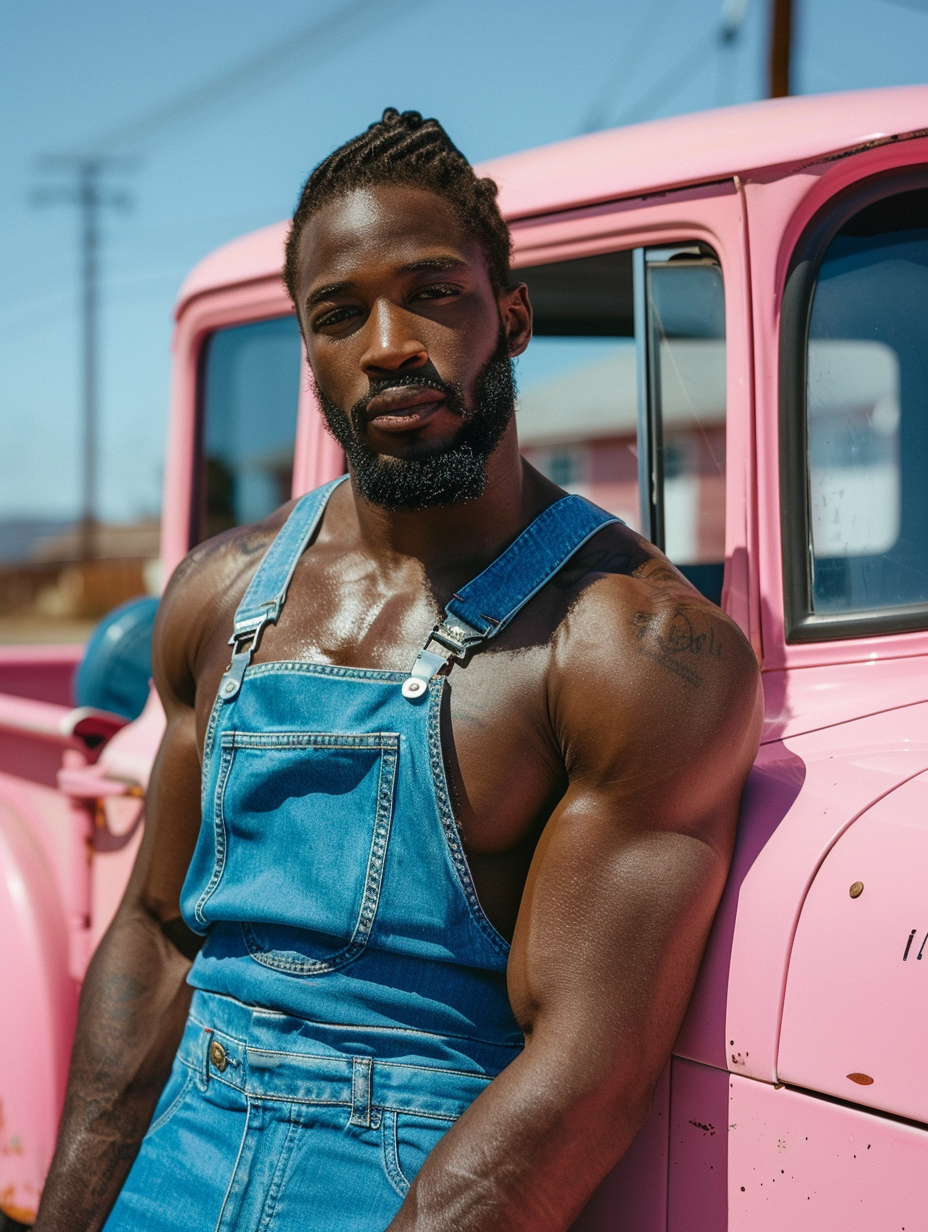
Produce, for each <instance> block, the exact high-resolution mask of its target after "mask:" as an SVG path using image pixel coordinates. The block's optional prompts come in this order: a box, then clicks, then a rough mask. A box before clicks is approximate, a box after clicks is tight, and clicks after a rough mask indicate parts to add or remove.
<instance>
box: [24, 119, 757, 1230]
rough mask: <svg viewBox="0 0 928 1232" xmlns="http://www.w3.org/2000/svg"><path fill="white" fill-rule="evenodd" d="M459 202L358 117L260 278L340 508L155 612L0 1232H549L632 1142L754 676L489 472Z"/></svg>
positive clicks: (713, 634)
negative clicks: (146, 664) (35, 1191)
mask: <svg viewBox="0 0 928 1232" xmlns="http://www.w3.org/2000/svg"><path fill="white" fill-rule="evenodd" d="M495 193H496V190H495V185H493V184H492V182H491V181H489V180H478V179H477V178H476V177H475V176H474V173H473V171H472V169H471V167H470V165H469V164H468V163H467V162H466V160H465V159H464V158H463V156H462V155H461V154H460V153H459V152H458V151H457V150H456V149H455V147H454V146H453V145H452V144H451V142H450V141H449V140H448V138H447V136H446V134H445V133H444V131H443V129H442V128H441V126H440V125H439V124H437V123H436V122H435V121H434V120H426V121H423V120H422V118H421V117H420V116H419V115H418V114H416V113H412V112H407V113H405V114H404V115H399V114H397V112H395V111H392V110H391V111H387V112H386V113H385V114H384V117H383V119H382V121H380V122H379V123H377V124H374V125H372V127H371V128H370V129H369V130H368V131H367V132H365V133H364V134H362V135H361V136H360V137H358V138H357V139H355V140H354V141H352V142H350V143H349V144H348V145H346V146H344V147H343V148H342V149H339V150H337V151H336V152H335V153H334V154H332V155H331V157H329V158H328V159H326V160H325V162H323V163H322V164H321V165H320V166H319V167H317V168H316V170H315V171H314V172H313V173H312V175H311V176H310V178H309V180H308V182H307V184H306V187H305V189H304V191H303V196H302V198H301V201H300V204H299V207H298V209H297V211H296V214H295V217H294V221H293V228H292V231H291V234H290V238H289V241H288V245H287V260H286V271H285V275H286V280H287V285H288V287H289V289H290V292H291V294H292V296H293V301H294V305H295V308H296V312H297V315H298V318H299V322H300V326H301V328H302V331H303V337H304V338H305V341H306V348H307V353H308V356H309V362H310V364H311V366H312V370H313V374H314V376H315V381H316V386H317V389H318V391H319V396H320V398H321V402H322V406H323V409H324V412H325V415H326V418H327V421H328V424H329V427H330V429H331V431H332V432H333V433H334V435H335V436H336V438H337V439H338V440H339V441H340V442H341V444H342V445H343V447H344V449H345V453H346V455H347V458H348V464H349V472H350V474H349V478H348V481H347V482H344V483H340V484H337V485H329V486H328V487H327V488H325V489H322V490H321V491H319V492H316V493H311V494H310V495H309V496H307V497H304V498H303V499H302V500H301V501H298V502H296V503H294V504H292V505H288V506H285V507H284V508H283V509H281V510H280V511H279V512H278V513H276V514H274V515H273V516H272V517H271V518H269V519H268V520H267V521H266V522H264V523H261V524H260V525H257V526H252V527H248V528H245V529H240V530H235V531H230V532H228V533H226V534H224V535H222V536H220V537H219V538H217V539H214V540H212V541H211V542H209V543H206V544H203V545H202V546H200V547H199V548H197V549H196V550H195V551H194V552H193V553H192V554H191V555H190V556H189V557H188V559H187V560H186V561H185V563H184V564H183V565H182V566H181V567H180V568H179V569H178V571H177V573H176V574H175V576H174V578H173V579H172V581H171V584H170V586H169V587H168V590H167V593H166V594H165V597H164V601H163V603H162V606H161V611H160V615H159V621H158V628H157V632H156V637H155V650H154V661H155V668H154V672H155V680H156V683H157V686H158V691H159V693H160V696H161V698H162V701H163V703H164V707H165V711H166V713H167V730H166V733H165V737H164V742H163V744H162V747H161V751H160V753H159V756H158V761H157V766H156V769H155V773H154V776H153V779H152V784H151V789H150V795H149V809H148V825H147V830H146V834H145V840H144V845H143V847H142V850H141V852H140V854H139V859H138V863H137V866H136V869H135V872H134V874H133V877H132V880H131V883H130V885H129V888H128V890H127V892H126V897H125V899H124V901H123V903H122V906H121V907H120V909H119V911H118V913H117V915H116V918H115V920H114V921H113V924H112V927H111V928H110V930H109V932H108V933H107V935H106V937H105V938H104V940H103V942H102V944H101V945H100V948H99V950H98V951H97V953H96V956H95V957H94V960H93V963H92V964H91V968H90V971H89V972H88V975H87V979H86V982H85V984H84V990H83V996H82V1002H81V1017H80V1026H79V1030H78V1036H77V1042H76V1044H75V1049H74V1059H73V1064H72V1072H71V1079H70V1084H69V1087H68V1096H67V1103H66V1108H65V1113H64V1119H63V1122H62V1128H61V1134H60V1140H59V1144H58V1150H57V1153H56V1156H55V1160H54V1163H53V1166H52V1170H51V1174H50V1176H49V1179H48V1185H47V1188H46V1191H45V1197H44V1200H43V1204H42V1208H41V1211H40V1214H39V1220H38V1225H37V1226H38V1229H39V1230H40V1232H90V1230H92V1229H98V1228H100V1227H101V1226H103V1225H104V1224H105V1226H106V1228H107V1230H108V1232H130V1230H131V1232H142V1230H145V1229H152V1230H156V1232H169V1230H174V1229H176V1230H178V1232H180V1230H183V1232H207V1229H209V1230H212V1229H220V1228H221V1229H241V1230H242V1232H244V1230H245V1229H248V1230H249V1232H250V1230H252V1229H259V1228H261V1229H264V1228H276V1229H280V1230H281V1232H291V1230H293V1232H296V1230H299V1232H348V1230H349V1229H351V1230H354V1232H380V1230H381V1229H386V1228H387V1227H389V1228H390V1229H391V1232H413V1230H416V1232H452V1230H453V1232H500V1230H501V1229H505V1230H507V1232H518V1230H522V1229H524V1230H526V1232H529V1230H530V1232H556V1230H559V1229H565V1228H567V1227H569V1225H570V1223H571V1222H572V1220H573V1219H574V1218H575V1216H576V1215H577V1213H578V1211H580V1209H581V1208H582V1207H583V1205H584V1203H585V1202H586V1200H587V1199H588V1198H589V1196H590V1194H591V1192H592V1191H593V1189H594V1188H595V1186H596V1185H597V1183H598V1182H599V1181H600V1179H601V1178H602V1177H603V1176H604V1175H605V1173H606V1172H607V1171H608V1170H609V1169H610V1168H611V1167H612V1166H613V1164H614V1163H615V1162H616V1161H617V1160H618V1159H619V1157H620V1156H621V1155H622V1153H623V1152H624V1151H625V1150H626V1148H627V1147H628V1145H629V1143H630V1142H631V1141H632V1139H633V1138H634V1137H635V1134H636V1133H637V1132H638V1130H639V1129H640V1128H641V1126H642V1124H643V1122H644V1121H645V1119H646V1117H647V1115H648V1109H649V1104H650V1099H651V1092H652V1088H653V1086H654V1083H655V1080H656V1078H657V1076H658V1074H659V1073H660V1070H661V1068H662V1067H663V1065H664V1063H665V1061H666V1059H667V1056H668V1054H669V1052H670V1048H671V1046H672V1044H673V1040H674V1036H675V1033H676V1032H677V1029H678V1027H679V1024H680V1020H681V1018H682V1015H683V1012H684V1010H685V1007H686V1003H687V999H688V997H689V995H690V991H691V988H692V984H693V980H694V978H695V975H696V971H697V968H698V966H699V962H700V956H701V954H702V951H703V947H704V944H705V940H706V936H707V933H708V930H709V926H710V924H711V922H712V917H713V913H714V911H715V908H716V904H717V902H718V898H719V894H720V893H721V889H722V886H723V883H724V880H725V875H726V870H727V868H728V861H729V857H730V852H731V849H732V841H733V836H734V830H735V821H736V814H737V809H738V800H739V795H740V792H741V788H742V784H743V782H744V779H745V776H746V774H747V772H748V769H749V767H750V765H751V761H752V759H753V756H754V753H755V750H756V746H757V740H758V730H759V722H760V693H759V688H758V674H757V669H756V665H755V662H754V658H753V655H752V653H751V651H750V649H749V647H748V646H747V644H746V643H745V640H744V638H743V637H742V636H741V634H740V632H739V631H738V629H737V628H736V627H735V626H734V624H733V623H732V622H731V621H730V620H728V619H727V618H726V616H725V615H724V614H723V613H722V612H720V611H719V610H718V609H717V608H715V607H714V606H713V605H712V604H710V603H708V602H707V601H706V600H704V599H703V598H702V597H701V596H700V595H699V594H697V593H696V591H694V590H693V589H692V587H690V586H689V584H688V583H687V582H686V581H685V580H684V579H683V578H682V577H681V576H680V575H679V574H678V573H677V572H676V571H675V570H674V569H673V567H672V566H671V565H670V564H669V563H668V562H667V560H666V559H665V558H664V557H663V556H662V555H661V553H660V552H658V551H657V550H656V549H654V548H653V547H652V546H651V545H650V544H648V543H646V542H645V541H643V540H642V539H641V538H640V537H639V536H638V535H636V534H634V533H632V532H631V531H630V530H628V529H627V528H626V527H625V526H623V525H622V524H621V523H619V522H617V521H616V520H615V519H613V518H611V517H610V516H609V515H608V514H605V513H603V512H602V511H601V510H598V509H596V508H595V507H594V506H592V505H590V504H589V503H588V502H586V501H583V500H582V499H580V498H579V497H565V495H564V493H563V492H562V491H561V490H560V489H559V488H557V487H556V486H555V485H554V484H552V483H550V482H549V481H548V480H547V479H545V478H544V477H543V476H542V475H540V474H539V473H538V472H537V471H535V470H533V469H532V467H531V466H529V465H527V464H526V463H525V462H524V461H522V459H521V458H520V455H519V450H518V445H517V441H516V423H515V419H514V417H513V402H514V386H513V379H512V369H511V359H512V357H513V356H516V355H519V354H520V353H521V352H522V351H523V350H524V349H525V347H526V346H527V345H528V341H529V337H530V334H531V308H530V305H529V301H528V297H527V294H526V288H525V286H524V285H522V284H517V283H516V284H514V283H513V281H512V279H511V277H510V274H509V236H508V232H507V230H506V226H505V224H504V222H503V220H502V218H501V216H500V214H499V211H498V208H497V206H496V200H495ZM564 412H565V415H569V414H570V408H569V407H565V408H564ZM430 630H433V632H432V633H431V634H430V633H429V631H430ZM684 631H685V636H683V634H684ZM230 634H231V635H232V654H231V663H230V651H229V640H230ZM710 648H711V649H710ZM201 780H202V783H201ZM191 963H192V965H191ZM175 1054H176V1057H175ZM172 1061H173V1068H172Z"/></svg>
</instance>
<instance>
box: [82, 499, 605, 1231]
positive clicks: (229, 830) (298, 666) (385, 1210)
mask: <svg viewBox="0 0 928 1232" xmlns="http://www.w3.org/2000/svg"><path fill="white" fill-rule="evenodd" d="M338 482H341V481H338ZM335 486H336V485H335V484H328V485H327V486H326V487H323V488H320V489H319V490H318V491H316V492H311V493H309V495H307V496H305V497H303V499H302V500H301V501H300V502H299V503H298V504H297V505H296V506H295V507H294V509H293V511H292V513H291V514H290V517H289V518H288V520H287V522H286V523H285V525H284V526H283V528H282V529H281V531H280V533H279V534H278V536H277V538H276V539H275V541H274V542H273V544H272V545H271V547H270V548H269V549H268V551H267V553H266V555H265V557H264V559H263V561H262V562H261V565H260V566H259V568H258V571H257V572H256V574H255V576H254V579H253V581H252V582H251V585H250V586H249V587H248V590H247V591H246V593H245V596H244V598H243V599H242V602H241V604H240V606H239V608H238V611H237V613H236V616H235V632H234V635H233V638H232V645H233V648H234V652H233V656H232V663H231V666H230V668H229V670H228V672H227V673H226V675H225V676H224V677H223V680H222V683H221V684H220V686H219V692H218V696H217V698H216V702H215V705H214V707H213V710H212V714H211V716H210V720H209V726H208V729H207V735H206V743H205V749H204V758H203V822H202V827H201V831H200V836H199V840H198V843H197V847H196V850H195V852H194V856H193V860H192V862H191V865H190V870H189V872H188V874H187V879H186V882H185V883H184V888H183V894H182V899H181V910H182V912H183V916H184V919H185V920H186V922H187V924H188V925H189V926H190V927H191V928H192V929H194V930H195V931H197V932H199V933H204V934H206V942H205V944H204V946H203V949H202V950H201V951H200V954H199V955H198V957H197V959H196V961H195V962H194V965H193V968H192V970H191V972H190V975H189V982H190V983H191V984H192V985H193V987H194V989H195V990H196V991H195V992H194V997H193V1002H192V1005H191V1010H190V1017H189V1020H188V1023H187V1027H186V1029H185V1032H184V1036H183V1039H182V1041H181V1044H180V1048H179V1050H178V1053H177V1059H176V1061H175V1064H174V1068H173V1070H172V1072H171V1076H170V1078H169V1079H168V1082H167V1085H166V1087H165V1089H164V1092H163V1094H162V1096H161V1099H160V1100H159V1103H158V1106H157V1108H156V1109H155V1113H154V1117H153V1119H152V1123H151V1127H150V1128H149V1131H148V1134H147V1136H146V1138H145V1140H144V1142H143V1144H142V1148H141V1151H140V1153H139V1155H138V1157H137V1159H136V1162H135V1164H134V1166H133V1168H132V1170H131V1172H130V1175H129V1177H128V1178H127V1180H126V1183H125V1186H124V1187H123V1191H122V1193H121V1195H120V1197H119V1199H118V1200H117V1203H116V1206H115V1207H114V1209H113V1212H112V1214H111V1216H110V1218H109V1220H108V1222H107V1224H106V1230H107V1232H129V1230H130V1229H131V1230H132V1232H144V1230H147V1229H151V1230H153V1232H167V1230H169V1229H170V1230H174V1229H176V1230H177V1232H181V1230H183V1232H213V1230H214V1229H215V1230H216V1232H219V1229H222V1230H223V1232H225V1230H227V1229H228V1230H229V1232H231V1230H232V1229H235V1230H236V1232H257V1229H266V1228H274V1229H280V1230H281V1232H291V1230H292V1232H297V1230H298V1232H348V1230H349V1229H350V1230H351V1232H380V1230H382V1229H384V1228H386V1227H387V1225H388V1224H389V1223H390V1221H391V1220H392V1218H393V1216H394V1215H395V1214H396V1212H397V1210H398V1209H399V1206H400V1204H401V1203H402V1200H403V1197H404V1195H405V1194H406V1191H407V1190H408V1188H409V1185H410V1183H411V1181H412V1180H413V1178H414V1177H415V1175H416V1173H417V1172H418V1170H419V1168H420V1167H421V1165H422V1163H423V1161H424V1160H425V1157H426V1155H427V1154H428V1153H429V1151H430V1150H431V1149H432V1147H433V1146H434V1145H435V1144H436V1142H437V1141H438V1140H439V1139H440V1138H441V1136H442V1135H443V1134H444V1133H445V1132H446V1131H447V1130H448V1129H449V1128H450V1127H451V1125H452V1124H453V1123H454V1121H455V1120H456V1119H457V1117H459V1116H460V1115H461V1113H462V1112H463V1111H464V1110H465V1108H467V1106H468V1105H469V1104H470V1103H472V1102H473V1100H474V1099H476V1098H477V1096H478V1095H479V1094H480V1092H481V1091H482V1090H483V1089H484V1088H485V1087H486V1085H487V1084H488V1083H489V1082H490V1080H491V1079H492V1078H493V1077H494V1075H496V1074H497V1073H499V1071H500V1070H501V1069H503V1068H504V1067H505V1066H506V1065H508V1064H509V1062H510V1061H512V1060H513V1059H514V1058H515V1057H516V1056H517V1055H518V1053H519V1051H520V1049H521V1048H522V1045H523V1038H522V1034H521V1032H520V1030H519V1028H518V1026H517V1024H516V1022H515V1019H514V1018H513V1016H512V1011H511V1009H510V1006H509V999H508V996H507V993H506V961H507V955H508V952H509V946H508V944H507V942H506V941H505V940H504V939H503V937H501V936H500V934H499V933H498V932H497V931H496V929H495V928H494V927H493V925H492V924H491V923H490V922H489V920H488V919H487V917H486V916H485V915H484V913H483V911H482V909H481V907H480V903H479V902H478V900H477V895H476V893H475V891H474V885H473V882H472V880H471V876H470V871H469V869H468V866H467V860H466V858H465V856H464V851H463V848H462V845H461V838H460V835H459V833H458V829H457V826H456V824H455V819H454V815H453V813H452V808H451V802H450V800H449V795H448V786H447V782H446V779H445V771H444V766H443V762H442V750H441V740H440V734H439V711H440V706H441V699H442V692H443V689H444V675H443V674H440V673H443V671H446V670H447V669H448V667H449V666H450V665H451V663H453V661H454V660H455V659H458V658H462V657H463V656H464V655H465V654H467V653H469V652H472V651H474V650H479V648H480V646H481V645H483V643H484V642H486V641H487V640H488V639H489V638H491V637H493V636H494V635H495V634H497V633H498V632H499V631H500V630H501V629H502V628H503V627H504V626H505V625H506V623H507V622H508V621H509V620H510V619H511V618H512V617H513V616H514V615H515V613H516V612H517V611H519V609H520V608H521V607H522V606H523V605H524V604H525V603H526V602H527V601H528V600H529V599H530V598H531V597H532V595H533V594H535V592H536V591H537V590H539V589H540V588H541V587H542V586H543V585H544V584H545V582H546V581H547V580H548V579H549V578H550V577H551V576H552V575H553V574H554V573H556V572H557V570H558V569H559V568H560V567H561V566H562V565H563V563H564V562H565V561H566V560H567V559H568V557H570V556H571V555H572V554H573V553H574V552H575V551H576V550H577V548H578V547H579V546H580V545H581V544H582V543H584V542H585V541H586V540H587V539H589V538H590V536H591V535H593V534H595V533H596V531H598V530H599V529H600V527H602V526H604V525H605V524H606V523H608V522H613V521H616V520H617V519H615V518H613V517H611V515H609V514H607V513H604V512H603V511H602V510H600V509H597V508H596V507H595V506H593V505H591V504H590V503H589V502H588V501H586V500H584V499H582V498H581V497H578V496H568V497H565V498H563V499H562V500H560V501H558V502H557V503H555V504H554V505H551V506H549V508H547V509H546V510H545V511H544V512H543V513H542V514H541V515H540V516H539V517H538V518H537V519H536V520H535V522H533V523H532V525H531V526H529V527H528V529H527V530H526V531H525V532H524V533H523V534H522V535H521V536H520V537H519V538H518V539H517V540H516V541H515V543H513V544H512V545H511V547H509V548H508V549H507V551H505V552H504V553H503V554H502V556H500V557H499V558H498V559H497V560H496V561H495V562H494V563H493V564H492V565H490V566H489V567H488V568H487V569H486V570H485V571H484V572H483V573H482V574H481V575H480V576H479V577H478V578H476V579H475V580H474V581H473V582H471V583H469V584H468V585H467V586H465V587H464V588H463V589H462V590H461V592H460V593H459V594H457V595H455V596H454V598H453V599H452V600H451V602H450V603H449V604H448V606H447V608H446V609H445V618H444V620H443V621H442V622H441V624H439V625H438V626H437V627H436V628H435V629H434V630H433V632H432V633H431V634H430V636H429V638H428V640H427V641H426V645H425V649H424V650H422V651H421V652H420V653H419V655H418V657H417V659H416V661H415V664H414V665H413V668H412V671H411V672H410V673H408V674H407V673H402V672H385V671H371V670H366V669H364V670H362V669H359V668H350V667H333V666H329V665H327V664H320V663H304V662H273V663H260V664H250V660H251V656H252V653H253V651H254V649H255V646H256V645H257V641H258V639H259V638H260V634H261V629H262V628H263V627H264V625H265V624H267V623H268V622H271V621H276V620H277V619H278V617H279V616H280V613H281V610H282V608H283V604H284V600H285V598H286V594H287V587H288V585H289V582H290V578H291V576H292V574H293V571H294V568H295V567H296V564H297V561H298V560H299V558H300V556H301V555H302V553H303V551H304V550H305V548H306V546H307V544H308V543H309V542H310V540H311V539H312V537H313V535H314V533H315V530H316V528H317V526H318V524H319V521H320V519H321V517H322V514H323V511H324V508H325V504H326V501H327V500H328V497H329V495H330V493H331V492H332V490H333V489H334V487H335Z"/></svg>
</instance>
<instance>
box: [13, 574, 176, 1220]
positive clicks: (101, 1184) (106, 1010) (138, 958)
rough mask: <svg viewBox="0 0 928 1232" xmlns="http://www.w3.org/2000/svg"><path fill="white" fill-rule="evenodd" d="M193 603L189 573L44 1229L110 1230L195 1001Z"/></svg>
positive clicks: (166, 610)
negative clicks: (187, 903) (132, 853)
mask: <svg viewBox="0 0 928 1232" xmlns="http://www.w3.org/2000/svg"><path fill="white" fill-rule="evenodd" d="M190 600H191V595H190V592H189V586H188V584H185V581H184V576H183V571H182V572H181V575H180V578H179V580H178V582H175V583H172V586H171V587H170V588H169V590H168V593H167V594H166V595H165V598H164V600H163V601H162V606H161V610H160V611H159V616H158V622H157V626H156V631H155V638H154V645H153V671H154V676H155V683H156V685H157V687H158V692H159V695H160V697H161V700H162V703H163V704H164V707H165V712H166V716H167V727H166V730H165V735H164V739H163V741H162V744H161V748H160V750H159V753H158V757H157V759H156V762H155V766H154V770H153V773H152V777H151V782H150V785H149V790H148V793H147V802H146V824H145V836H144V839H143V842H142V846H141V848H140V851H139V855H138V859H137V861H136V864H135V868H134V870H133V873H132V877H131V878H130V881H129V885H128V887H127V889H126V893H125V896H124V898H123V901H122V903H121V905H120V907H119V910H118V911H117V912H116V915H115V917H114V919H113V922H112V924H111V925H110V927H109V929H108V930H107V932H106V935H105V936H104V938H103V940H102V941H101V943H100V945H99V947H98V949H97V952H96V953H95V955H94V957H93V960H92V962H91V964H90V966H89V968H88V971H87V975H86V978H85V980H84V985H83V989H82V991H81V999H80V1011H79V1016H78V1027H77V1034H76V1037H75V1041H74V1049H73V1053H72V1057H71V1071H70V1077H69V1079H68V1087H67V1094H66V1098H65V1107H64V1114H63V1117H62V1121H61V1127H60V1130H59V1133H58V1144H57V1148H56V1151H55V1156H54V1159H53V1161H52V1166H51V1170H50V1172H49V1175H48V1180H47V1182H46V1185H45V1191H44V1193H43V1196H42V1203H41V1206H40V1208H39V1214H38V1220H37V1222H36V1225H35V1228H36V1232H95V1230H96V1229H98V1228H100V1227H102V1225H103V1223H104V1221H105V1220H106V1217H107V1215H108V1214H109V1211H110V1209H111V1207H112V1205H113V1203H114V1201H115V1199H116V1196H117V1195H118V1193H119V1190H120V1188H121V1186H122V1183H123V1181H124V1180H125V1178H126V1175H127V1174H128V1172H129V1169H130V1167H131V1166H132V1161H133V1160H134V1159H135V1156H136V1154H137V1152H138V1149H139V1144H140V1143H141V1140H142V1138H143V1137H144V1135H145V1131H146V1130H147V1128H148V1124H149V1121H150V1120H151V1114H152V1112H153V1111H154V1108H155V1104H156V1103H157V1101H158V1097H159V1095H160V1094H161V1090H162V1088H163V1087H164V1083H165V1081H166V1080H167V1076H168V1074H169V1072H170V1069H171V1062H172V1060H173V1057H174V1053H175V1051H176V1049H177V1045H178V1043H179V1041H180V1036H181V1034H182V1032H183V1027H184V1021H185V1018H186V1014H187V1009H188V1007H189V1003H190V995H191V990H190V989H189V988H188V986H187V985H186V983H185V982H184V981H185V977H186V975H187V972H188V971H189V969H190V963H191V958H192V956H193V954H194V953H195V952H196V948H197V947H198V945H199V938H197V937H196V936H195V935H194V934H193V933H192V932H190V930H189V929H188V928H187V927H186V926H185V925H184V923H183V921H182V920H181V919H180V909H179V900H180V890H181V886H182V885H183V879H184V876H185V874H186V870H187V865H188V863H189V861H190V857H191V855H192V852H193V847H194V844H195V842H196V836H197V831H198V828H199V819H200V763H199V758H198V754H197V745H196V731H195V722H194V711H193V680H192V677H191V675H190V671H189V668H188V666H187V660H188V647H189V640H190V628H191V611H190Z"/></svg>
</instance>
